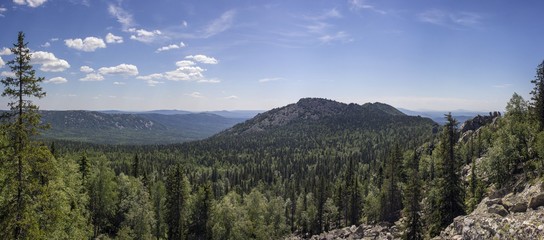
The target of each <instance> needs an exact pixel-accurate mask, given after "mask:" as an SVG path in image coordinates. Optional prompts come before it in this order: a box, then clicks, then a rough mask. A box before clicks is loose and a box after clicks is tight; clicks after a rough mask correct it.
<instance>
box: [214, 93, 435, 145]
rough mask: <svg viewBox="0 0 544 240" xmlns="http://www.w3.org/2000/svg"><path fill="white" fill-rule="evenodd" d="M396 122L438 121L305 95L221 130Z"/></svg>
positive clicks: (339, 127)
mask: <svg viewBox="0 0 544 240" xmlns="http://www.w3.org/2000/svg"><path fill="white" fill-rule="evenodd" d="M393 123H400V124H407V123H416V125H417V124H424V125H428V126H432V125H434V124H435V123H434V122H433V121H432V120H430V119H428V118H422V117H413V116H407V115H406V114H404V113H402V112H400V111H399V110H397V109H395V108H394V107H391V106H389V105H387V104H383V103H365V104H363V105H358V104H354V103H351V104H345V103H340V102H336V101H333V100H327V99H322V98H303V99H300V100H299V101H298V102H297V103H293V104H289V105H287V106H284V107H281V108H275V109H272V110H270V111H267V112H264V113H260V114H258V115H257V116H255V117H254V118H252V119H250V120H247V121H246V122H244V123H240V124H237V125H235V126H234V127H232V128H230V129H227V130H226V131H223V132H222V133H220V134H219V135H220V136H229V135H230V136H233V135H234V136H236V135H246V134H251V133H258V132H264V131H282V130H294V131H297V129H298V130H302V129H306V130H308V131H310V132H311V131H312V129H311V126H314V127H318V126H319V127H326V128H327V129H328V130H337V131H340V130H346V129H362V128H365V129H375V130H379V129H382V128H384V127H387V126H389V125H390V124H393Z"/></svg>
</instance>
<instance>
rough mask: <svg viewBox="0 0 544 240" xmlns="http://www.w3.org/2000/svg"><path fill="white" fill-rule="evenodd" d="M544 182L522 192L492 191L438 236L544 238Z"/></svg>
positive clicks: (445, 237) (454, 237) (457, 237)
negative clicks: (498, 192)
mask: <svg viewBox="0 0 544 240" xmlns="http://www.w3.org/2000/svg"><path fill="white" fill-rule="evenodd" d="M543 236H544V183H543V182H539V183H538V184H533V185H528V186H527V187H525V189H524V190H523V191H522V192H520V193H509V194H507V195H503V194H491V195H490V197H487V198H485V199H484V200H482V202H481V203H480V204H479V205H478V207H477V208H476V210H474V211H473V212H472V213H471V214H469V215H466V216H459V217H457V218H455V219H454V221H453V223H452V224H451V225H450V226H448V227H447V228H446V229H445V230H444V231H442V233H441V234H440V236H438V237H436V238H435V239H542V237H543Z"/></svg>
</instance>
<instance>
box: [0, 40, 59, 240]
mask: <svg viewBox="0 0 544 240" xmlns="http://www.w3.org/2000/svg"><path fill="white" fill-rule="evenodd" d="M27 45H28V43H25V35H24V33H23V32H19V34H18V37H17V43H15V44H14V45H13V48H11V52H12V53H13V55H15V58H14V59H13V60H11V61H8V62H7V65H8V66H9V68H10V69H11V72H12V73H13V74H14V75H15V76H14V77H6V78H4V79H2V80H1V82H2V84H3V85H4V91H3V92H2V96H3V97H8V98H9V99H11V101H10V102H9V103H8V106H9V107H10V109H9V111H6V112H4V114H3V115H2V126H1V127H2V129H3V130H4V132H5V134H6V135H7V138H8V140H9V143H8V148H7V149H8V150H7V151H6V152H5V153H6V158H7V161H9V163H7V164H5V166H6V167H7V168H8V169H6V171H7V172H8V173H9V174H10V175H11V174H13V176H9V177H8V178H10V179H9V181H8V182H7V183H2V184H6V185H8V186H5V187H6V188H5V189H6V190H8V191H10V190H13V195H12V194H11V193H2V194H5V199H7V201H8V203H7V205H6V206H1V208H2V212H1V215H2V216H3V217H2V218H1V220H0V226H2V227H1V230H2V236H3V237H7V238H13V239H20V238H27V237H29V231H31V229H32V228H34V227H38V226H35V225H33V224H35V222H34V220H35V219H34V220H32V219H28V217H29V215H28V214H30V216H31V215H33V214H32V213H30V212H31V211H32V210H30V206H31V204H32V199H33V198H35V196H36V195H37V194H40V192H39V191H38V189H39V186H33V184H35V183H36V180H38V183H39V184H42V185H44V184H46V183H47V181H48V176H46V172H47V171H52V170H53V169H47V165H48V164H49V159H51V158H52V156H51V154H50V152H49V151H48V152H49V155H48V156H46V155H42V154H39V153H38V152H36V151H40V150H39V148H40V147H38V146H36V145H35V144H33V143H32V142H31V137H32V136H34V135H37V134H38V130H39V129H40V128H41V127H40V115H39V114H38V106H36V105H34V104H33V103H32V100H31V98H42V97H44V96H45V92H44V91H43V90H42V88H41V87H40V85H39V84H40V83H41V82H42V81H43V80H44V78H43V77H36V76H35V71H34V70H33V69H32V65H30V59H31V53H30V49H29V48H28V47H27ZM38 157H39V158H38ZM50 167H51V166H50ZM36 178H39V179H36ZM33 222H34V223H33ZM8 232H10V233H8ZM8 234H9V235H8ZM8 236H9V237H8Z"/></svg>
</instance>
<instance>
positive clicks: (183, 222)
mask: <svg viewBox="0 0 544 240" xmlns="http://www.w3.org/2000/svg"><path fill="white" fill-rule="evenodd" d="M189 199H190V195H189V181H188V180H187V178H186V177H185V176H184V175H183V170H182V169H181V165H175V166H173V167H172V168H170V171H169V173H168V177H167V180H166V223H167V225H168V238H169V239H185V238H186V237H187V233H188V229H187V225H188V219H189V214H190V209H189V208H188V206H189Z"/></svg>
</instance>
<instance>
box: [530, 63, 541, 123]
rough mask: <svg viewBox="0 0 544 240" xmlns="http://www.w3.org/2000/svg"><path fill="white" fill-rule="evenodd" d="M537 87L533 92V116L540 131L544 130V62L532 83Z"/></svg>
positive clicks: (537, 70) (538, 68)
mask: <svg viewBox="0 0 544 240" xmlns="http://www.w3.org/2000/svg"><path fill="white" fill-rule="evenodd" d="M531 83H533V84H534V85H535V86H534V88H533V90H532V91H531V94H532V95H533V96H532V97H531V100H533V102H532V103H531V107H532V110H533V115H534V116H535V118H536V119H537V121H538V123H539V129H540V130H542V129H544V61H542V63H540V65H538V67H537V69H536V76H535V79H533V80H532V81H531Z"/></svg>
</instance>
